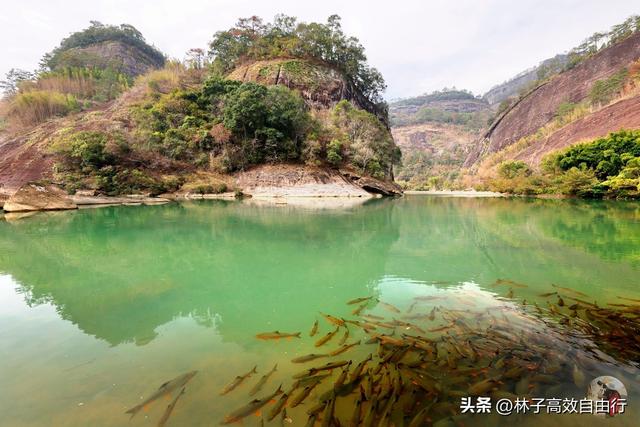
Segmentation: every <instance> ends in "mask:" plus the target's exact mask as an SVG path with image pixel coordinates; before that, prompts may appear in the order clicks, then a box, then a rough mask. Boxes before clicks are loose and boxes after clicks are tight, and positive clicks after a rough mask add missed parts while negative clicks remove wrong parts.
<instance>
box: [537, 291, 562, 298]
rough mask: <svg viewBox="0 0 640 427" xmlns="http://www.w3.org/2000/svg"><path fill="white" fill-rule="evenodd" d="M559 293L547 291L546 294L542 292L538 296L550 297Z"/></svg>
mask: <svg viewBox="0 0 640 427" xmlns="http://www.w3.org/2000/svg"><path fill="white" fill-rule="evenodd" d="M555 294H557V292H547V293H546V294H540V295H538V296H540V297H543V298H546V297H550V296H551V295H555Z"/></svg>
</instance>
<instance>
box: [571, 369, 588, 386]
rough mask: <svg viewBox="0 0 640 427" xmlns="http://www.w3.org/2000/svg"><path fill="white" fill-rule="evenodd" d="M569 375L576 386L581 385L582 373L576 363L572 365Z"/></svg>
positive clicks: (582, 381) (582, 384)
mask: <svg viewBox="0 0 640 427" xmlns="http://www.w3.org/2000/svg"><path fill="white" fill-rule="evenodd" d="M571 376H572V377H573V383H574V384H575V385H576V387H583V386H584V382H585V377H584V373H583V372H582V370H581V369H580V368H579V367H578V365H576V364H574V365H573V370H572V371H571Z"/></svg>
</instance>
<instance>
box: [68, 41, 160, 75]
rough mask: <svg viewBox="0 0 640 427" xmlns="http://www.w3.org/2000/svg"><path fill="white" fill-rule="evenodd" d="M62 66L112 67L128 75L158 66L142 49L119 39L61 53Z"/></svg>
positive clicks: (138, 73) (141, 72)
mask: <svg viewBox="0 0 640 427" xmlns="http://www.w3.org/2000/svg"><path fill="white" fill-rule="evenodd" d="M60 62H61V63H62V64H64V66H74V67H98V68H107V67H110V68H114V69H116V70H119V71H120V72H122V73H124V74H127V75H129V76H138V75H141V74H144V73H146V72H148V71H151V70H153V69H155V68H160V67H162V66H163V65H164V61H162V62H161V61H159V60H158V59H157V58H153V57H151V56H150V55H148V54H146V53H145V52H143V51H142V50H140V49H138V48H136V47H135V46H131V45H128V44H125V43H122V42H120V41H106V42H102V43H96V44H92V45H89V46H86V47H76V48H73V49H69V50H67V51H65V52H63V53H62V54H61V60H60Z"/></svg>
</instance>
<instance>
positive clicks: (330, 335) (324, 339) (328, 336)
mask: <svg viewBox="0 0 640 427" xmlns="http://www.w3.org/2000/svg"><path fill="white" fill-rule="evenodd" d="M339 330H340V327H339V326H338V327H337V328H336V329H335V331H332V332H327V334H326V335H325V336H323V337H322V338H320V339H319V340H318V341H316V344H315V346H316V347H320V346H322V345H324V344H326V343H327V341H329V340H330V339H331V338H333V336H334V335H335V334H337V333H338V331H339Z"/></svg>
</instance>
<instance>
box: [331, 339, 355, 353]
mask: <svg viewBox="0 0 640 427" xmlns="http://www.w3.org/2000/svg"><path fill="white" fill-rule="evenodd" d="M357 345H360V341H356V342H354V343H352V344H346V345H343V346H342V347H340V348H338V349H336V350H333V351H332V352H331V353H329V355H331V356H337V355H339V354H342V353H344V352H345V351H347V350H349V349H351V348H353V347H355V346H357Z"/></svg>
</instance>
